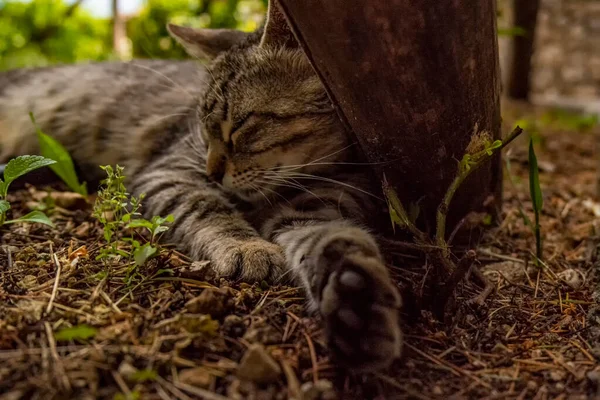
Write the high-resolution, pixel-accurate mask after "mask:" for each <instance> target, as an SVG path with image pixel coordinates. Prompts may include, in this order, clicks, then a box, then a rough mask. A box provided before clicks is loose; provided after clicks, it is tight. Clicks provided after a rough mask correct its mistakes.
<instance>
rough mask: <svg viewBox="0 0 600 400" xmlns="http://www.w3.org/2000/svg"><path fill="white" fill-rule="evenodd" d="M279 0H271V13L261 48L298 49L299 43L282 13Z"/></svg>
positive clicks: (268, 14) (268, 13) (269, 12)
mask: <svg viewBox="0 0 600 400" xmlns="http://www.w3.org/2000/svg"><path fill="white" fill-rule="evenodd" d="M280 7H281V6H280V5H279V2H278V1H277V0H269V11H268V12H267V22H266V24H265V30H264V33H263V36H262V39H261V40H260V46H261V47H264V46H274V47H291V48H294V47H298V42H297V41H296V38H295V37H294V34H293V33H292V31H291V29H290V27H289V25H288V23H287V20H286V19H285V16H284V15H283V13H282V12H281V9H280Z"/></svg>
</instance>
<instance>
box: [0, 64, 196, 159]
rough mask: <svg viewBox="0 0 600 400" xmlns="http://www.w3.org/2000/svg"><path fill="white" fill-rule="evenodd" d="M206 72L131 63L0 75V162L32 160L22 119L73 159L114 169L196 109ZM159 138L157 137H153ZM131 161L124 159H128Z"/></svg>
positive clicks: (31, 142)
mask: <svg viewBox="0 0 600 400" xmlns="http://www.w3.org/2000/svg"><path fill="white" fill-rule="evenodd" d="M205 82H206V73H205V71H204V69H203V68H202V66H201V65H199V64H198V63H197V62H194V61H163V60H134V61H131V62H106V63H90V64H77V65H66V66H55V67H47V68H32V69H21V70H13V71H6V72H0V161H1V160H2V159H3V158H4V159H6V158H7V157H9V156H14V155H18V154H25V153H35V152H36V150H37V141H36V137H35V131H34V129H33V125H32V123H31V120H30V117H29V113H30V112H32V113H33V114H34V116H35V118H36V121H37V123H38V124H39V125H40V126H41V128H42V129H43V130H44V131H46V132H47V133H49V134H51V135H53V136H55V137H56V138H58V139H59V140H60V141H61V142H62V143H63V144H64V145H65V146H66V147H67V148H68V149H69V150H70V151H72V152H73V153H74V156H75V158H79V159H83V160H90V159H92V160H93V162H94V163H98V164H114V163H117V162H119V161H120V160H119V158H120V155H119V154H118V153H119V152H118V151H115V149H123V152H125V151H127V152H131V151H132V149H134V148H137V149H138V150H140V151H143V147H144V142H145V143H146V144H147V145H150V144H151V143H153V142H154V140H153V137H154V136H155V135H157V134H160V132H161V131H173V129H170V127H171V126H172V125H173V124H177V123H178V121H180V120H181V119H182V118H183V117H184V116H185V115H184V114H187V113H189V112H190V111H191V110H193V108H194V107H195V105H196V103H197V100H198V97H199V96H200V94H201V93H202V91H203V90H204V87H205ZM159 139H160V138H159ZM129 157H131V155H129Z"/></svg>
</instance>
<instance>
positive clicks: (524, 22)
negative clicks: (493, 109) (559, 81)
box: [507, 0, 540, 100]
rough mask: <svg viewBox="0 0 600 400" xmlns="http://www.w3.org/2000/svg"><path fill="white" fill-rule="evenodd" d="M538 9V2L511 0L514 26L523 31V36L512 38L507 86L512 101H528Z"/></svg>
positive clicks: (533, 0)
mask: <svg viewBox="0 0 600 400" xmlns="http://www.w3.org/2000/svg"><path fill="white" fill-rule="evenodd" d="M539 8H540V0H513V21H514V26H515V27H516V28H522V29H523V30H524V31H525V32H524V34H523V35H518V36H514V37H513V43H512V60H511V66H510V72H509V79H508V85H507V86H508V87H507V89H508V90H507V94H508V96H509V97H511V98H513V99H518V100H529V92H530V86H531V60H532V56H533V46H534V41H535V27H536V25H537V16H538V10H539Z"/></svg>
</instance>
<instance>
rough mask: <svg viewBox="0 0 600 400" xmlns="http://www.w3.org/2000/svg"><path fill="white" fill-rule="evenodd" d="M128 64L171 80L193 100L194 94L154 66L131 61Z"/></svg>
mask: <svg viewBox="0 0 600 400" xmlns="http://www.w3.org/2000/svg"><path fill="white" fill-rule="evenodd" d="M129 65H133V66H134V67H138V68H141V69H145V70H147V71H150V72H154V73H155V74H157V75H159V76H161V77H163V78H164V79H166V80H167V81H169V82H171V83H172V84H173V85H175V87H176V88H178V89H180V90H181V91H182V92H183V93H185V94H187V95H188V96H190V97H191V98H192V99H194V100H195V99H196V96H194V95H192V94H191V93H190V92H188V91H187V90H185V88H184V87H183V86H181V85H180V84H179V83H177V82H175V81H174V80H173V79H172V78H169V77H168V76H167V75H165V74H163V73H162V72H160V71H157V70H155V69H154V68H150V67H146V66H145V65H140V64H136V63H133V62H132V63H129Z"/></svg>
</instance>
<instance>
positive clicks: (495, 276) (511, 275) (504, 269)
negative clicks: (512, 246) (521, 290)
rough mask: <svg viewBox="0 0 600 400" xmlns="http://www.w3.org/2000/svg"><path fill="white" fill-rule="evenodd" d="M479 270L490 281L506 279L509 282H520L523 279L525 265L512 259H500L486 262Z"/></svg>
mask: <svg viewBox="0 0 600 400" xmlns="http://www.w3.org/2000/svg"><path fill="white" fill-rule="evenodd" d="M481 272H483V273H484V275H485V276H486V277H487V278H488V279H490V280H491V281H492V282H498V281H500V280H504V279H507V280H509V281H510V282H511V283H521V282H523V281H525V278H526V276H525V266H524V265H523V264H521V263H518V262H514V261H502V262H498V263H493V264H488V265H486V266H484V267H482V268H481Z"/></svg>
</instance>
